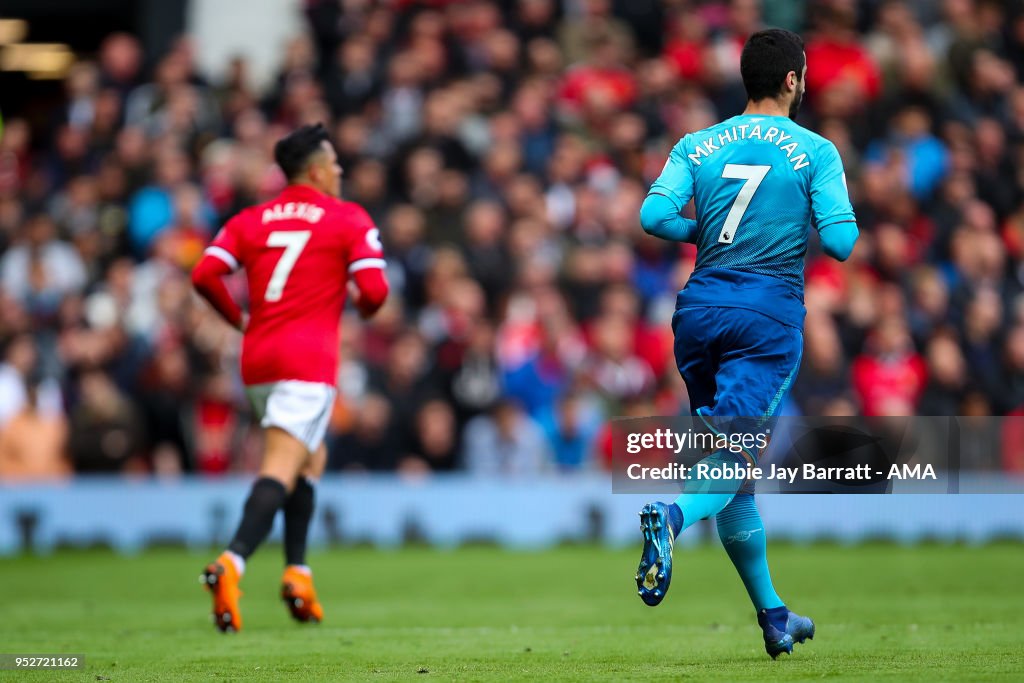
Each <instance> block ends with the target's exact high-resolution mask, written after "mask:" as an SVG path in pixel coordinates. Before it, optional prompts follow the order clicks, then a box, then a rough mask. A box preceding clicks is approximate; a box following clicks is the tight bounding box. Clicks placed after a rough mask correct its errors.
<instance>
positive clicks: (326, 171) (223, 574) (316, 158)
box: [192, 124, 388, 631]
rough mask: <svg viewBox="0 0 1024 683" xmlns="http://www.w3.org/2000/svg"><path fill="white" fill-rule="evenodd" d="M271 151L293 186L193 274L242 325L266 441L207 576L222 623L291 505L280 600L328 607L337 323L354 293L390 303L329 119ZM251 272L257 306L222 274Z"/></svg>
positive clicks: (231, 616) (357, 300)
mask: <svg viewBox="0 0 1024 683" xmlns="http://www.w3.org/2000/svg"><path fill="white" fill-rule="evenodd" d="M274 158H275V160H276V161H277V163H278V165H279V166H280V167H281V169H282V170H283V171H284V173H285V176H287V178H288V187H286V188H285V189H284V190H283V191H282V192H281V194H280V195H278V196H277V197H275V198H274V199H272V200H270V201H269V202H266V203H264V204H260V205H257V206H253V207H250V208H248V209H245V210H243V211H242V212H241V213H239V214H238V215H237V216H235V217H234V218H232V219H231V220H229V221H228V222H227V224H226V225H225V226H224V227H223V229H221V231H220V232H219V233H218V234H217V236H216V237H215V238H214V240H213V242H212V243H211V244H210V246H209V247H207V249H206V251H205V253H204V254H203V258H202V259H201V260H200V261H199V263H198V264H197V265H196V267H195V270H193V272H192V283H193V285H194V286H195V288H196V290H197V291H198V292H199V294H201V295H202V296H203V297H204V298H205V299H206V300H207V301H209V302H210V304H211V305H212V306H213V307H214V308H215V309H216V310H217V311H218V312H219V313H220V314H221V315H222V316H223V317H224V318H225V319H226V320H227V321H228V322H229V323H231V324H232V325H234V326H235V327H237V328H238V329H239V330H241V331H242V332H243V335H244V336H243V340H242V381H243V382H244V384H245V386H246V392H247V393H248V395H249V399H250V401H251V402H252V405H253V409H254V411H255V413H256V416H257V418H258V419H259V420H260V425H261V426H262V427H263V428H264V432H265V437H266V442H265V446H264V449H265V450H264V453H263V462H262V465H261V467H260V472H259V478H258V479H257V480H256V482H255V483H254V484H253V486H252V490H251V492H250V494H249V498H248V500H246V502H245V508H244V511H243V516H242V522H241V524H240V525H239V527H238V531H237V532H236V533H235V537H234V539H233V540H232V541H231V543H230V544H229V545H228V548H227V550H225V551H224V552H223V553H222V554H221V555H220V557H218V558H217V559H216V560H215V561H214V562H211V563H210V564H209V565H208V566H207V567H206V569H205V571H204V572H203V575H202V577H201V580H202V581H203V583H204V584H205V586H206V587H207V589H208V590H209V591H210V593H211V594H212V595H213V616H214V620H215V623H216V625H217V627H218V628H219V629H220V630H222V631H237V630H239V629H241V627H242V619H241V615H240V613H239V609H238V598H239V596H240V595H241V593H240V591H239V589H238V583H239V580H240V579H241V577H242V574H243V572H244V571H245V561H246V559H247V558H248V557H249V556H250V555H251V554H252V553H253V551H255V550H256V548H257V546H259V544H260V543H262V542H263V540H264V539H265V538H266V537H267V534H269V533H270V529H271V526H272V525H273V522H274V517H275V515H277V511H278V510H280V509H283V510H284V522H285V556H286V557H285V562H286V568H285V573H284V577H283V579H282V588H281V596H282V599H283V600H284V601H285V603H286V604H287V606H288V608H289V610H290V611H291V613H292V616H293V617H294V618H295V619H297V620H299V621H320V620H321V619H322V617H323V610H322V608H321V606H320V603H319V601H318V600H317V598H316V593H315V591H314V590H313V580H312V574H311V572H310V570H309V567H308V566H306V562H305V553H306V536H307V533H308V530H309V522H310V519H311V518H312V516H313V485H312V482H313V480H314V479H315V478H316V477H318V476H319V475H320V474H321V473H322V472H323V468H324V464H325V462H326V459H327V451H326V448H325V447H324V433H325V432H326V430H327V421H328V418H329V416H330V413H331V407H332V405H333V402H334V396H335V382H336V377H337V372H338V346H339V336H338V326H339V321H340V319H341V314H342V310H343V308H344V306H345V299H346V293H347V292H351V293H352V295H353V297H354V301H353V303H354V305H355V307H356V309H357V310H358V311H359V314H360V315H361V316H362V317H363V318H367V317H369V316H371V315H373V314H374V313H375V312H376V311H377V309H378V308H380V307H381V305H382V304H383V303H384V300H385V298H387V294H388V284H387V280H386V279H385V277H384V266H385V263H384V256H383V253H382V251H381V243H380V233H379V231H378V230H377V228H376V227H374V225H373V221H372V220H371V219H370V217H369V216H368V215H367V213H366V212H365V211H364V210H363V209H362V208H361V207H359V206H358V205H356V204H353V203H351V202H346V201H343V200H341V199H340V198H339V196H340V194H341V167H340V166H339V165H338V157H337V154H336V152H335V151H334V147H333V146H332V145H331V143H330V140H329V138H328V136H327V131H326V129H325V128H324V127H323V126H322V125H319V124H318V125H316V126H304V127H302V128H299V129H298V130H296V131H295V132H293V133H291V134H290V135H288V136H287V137H285V138H283V139H282V140H280V141H279V142H278V143H277V145H276V146H275V147H274ZM239 268H244V269H245V272H246V276H247V279H248V284H249V312H248V314H247V313H245V312H243V311H242V309H241V308H240V307H239V305H238V304H237V303H236V302H235V301H234V300H233V299H232V298H231V295H230V294H229V292H228V290H227V287H226V286H225V285H224V282H223V277H224V276H225V275H228V274H229V273H232V272H234V271H235V270H237V269H239Z"/></svg>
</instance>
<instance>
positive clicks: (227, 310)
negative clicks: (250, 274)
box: [192, 222, 245, 331]
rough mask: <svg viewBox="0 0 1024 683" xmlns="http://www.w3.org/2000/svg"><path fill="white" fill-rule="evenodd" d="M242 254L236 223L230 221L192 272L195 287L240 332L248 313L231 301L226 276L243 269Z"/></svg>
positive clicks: (243, 327)
mask: <svg viewBox="0 0 1024 683" xmlns="http://www.w3.org/2000/svg"><path fill="white" fill-rule="evenodd" d="M238 253H239V249H238V244H237V240H236V239H235V235H234V230H233V229H232V224H231V223H230V222H229V223H228V224H227V225H225V226H224V228H223V229H222V230H221V231H220V233H218V234H217V236H216V237H215V238H214V240H213V243H212V244H210V246H208V247H207V248H206V251H204V252H203V256H202V258H200V259H199V263H197V264H196V267H195V268H193V269H192V286H193V287H195V289H196V291H197V292H198V293H199V295H200V296H202V297H203V298H204V299H206V300H207V301H208V302H209V303H210V305H211V306H213V309H214V310H215V311H217V312H218V313H220V315H221V316H222V317H223V318H224V319H225V320H227V321H228V323H230V324H231V326H232V327H235V328H237V329H239V330H243V331H244V329H245V313H243V311H242V309H241V307H240V306H239V305H238V303H236V302H235V300H234V299H233V298H231V293H230V292H229V291H228V288H227V286H226V285H225V284H224V277H225V276H226V275H230V274H231V273H233V272H235V271H236V270H238V268H239V261H238V256H237V254H238Z"/></svg>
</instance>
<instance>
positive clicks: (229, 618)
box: [199, 552, 242, 633]
mask: <svg viewBox="0 0 1024 683" xmlns="http://www.w3.org/2000/svg"><path fill="white" fill-rule="evenodd" d="M241 578H242V577H241V576H240V575H239V573H238V569H237V568H236V567H235V563H234V562H233V561H232V560H231V556H230V555H228V554H227V553H226V552H225V553H221V555H220V557H218V558H217V559H216V560H214V561H213V562H211V563H210V564H208V565H206V569H204V570H203V573H202V575H201V576H200V577H199V581H200V582H201V583H202V584H203V585H205V586H206V590H208V591H210V594H211V595H212V596H213V624H214V626H216V627H217V628H218V629H220V630H221V631H223V632H225V633H227V632H228V631H241V630H242V613H241V611H239V609H238V599H239V598H240V597H242V591H240V590H239V589H238V583H239V581H240V580H241Z"/></svg>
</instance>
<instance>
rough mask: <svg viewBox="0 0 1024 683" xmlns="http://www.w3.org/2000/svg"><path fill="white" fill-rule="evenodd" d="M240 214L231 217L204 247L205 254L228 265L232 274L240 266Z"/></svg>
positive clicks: (241, 221)
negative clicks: (208, 244)
mask: <svg viewBox="0 0 1024 683" xmlns="http://www.w3.org/2000/svg"><path fill="white" fill-rule="evenodd" d="M243 220H244V219H243V218H242V214H238V215H237V216H235V217H233V218H232V219H231V220H229V221H228V222H227V223H225V224H224V227H222V228H221V229H220V232H218V233H217V235H216V236H215V237H214V238H213V241H212V242H210V246H208V247H206V252H205V253H206V254H208V255H210V256H213V257H215V258H218V259H220V260H221V261H223V262H224V263H226V264H228V267H230V268H231V270H232V272H234V271H236V270H238V269H239V268H240V267H241V264H242V225H243Z"/></svg>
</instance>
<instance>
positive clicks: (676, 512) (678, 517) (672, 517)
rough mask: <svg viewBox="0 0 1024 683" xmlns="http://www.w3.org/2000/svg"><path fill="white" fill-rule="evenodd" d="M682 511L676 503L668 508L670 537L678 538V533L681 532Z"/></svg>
mask: <svg viewBox="0 0 1024 683" xmlns="http://www.w3.org/2000/svg"><path fill="white" fill-rule="evenodd" d="M683 519H684V517H683V509H682V508H681V507H679V505H677V504H676V503H672V504H671V505H669V506H668V524H669V526H670V527H672V537H673V538H679V532H680V531H682V530H683Z"/></svg>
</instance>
